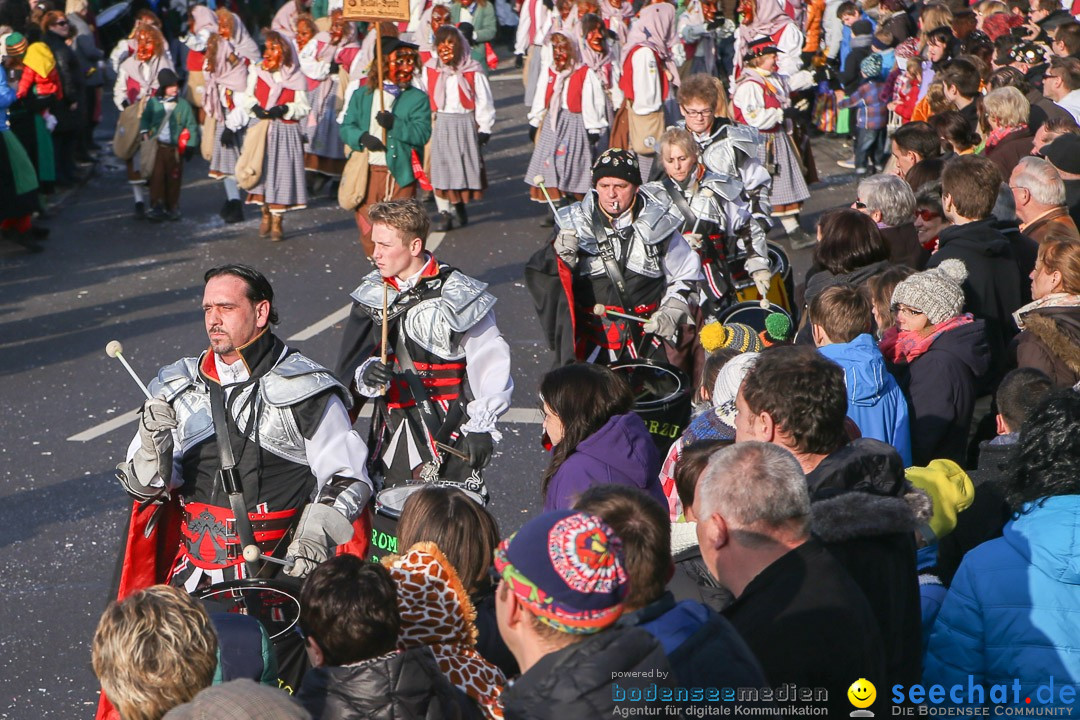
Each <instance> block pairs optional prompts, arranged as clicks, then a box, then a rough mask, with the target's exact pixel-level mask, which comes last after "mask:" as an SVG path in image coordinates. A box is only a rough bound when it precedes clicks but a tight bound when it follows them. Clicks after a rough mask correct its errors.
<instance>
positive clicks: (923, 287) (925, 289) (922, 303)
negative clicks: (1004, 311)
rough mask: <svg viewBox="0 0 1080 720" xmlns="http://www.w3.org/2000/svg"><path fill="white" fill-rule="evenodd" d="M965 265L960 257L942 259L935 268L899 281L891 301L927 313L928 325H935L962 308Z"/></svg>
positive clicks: (965, 276)
mask: <svg viewBox="0 0 1080 720" xmlns="http://www.w3.org/2000/svg"><path fill="white" fill-rule="evenodd" d="M965 278H967V268H966V267H964V263H963V262H962V261H960V260H955V259H949V260H945V261H943V262H942V263H941V264H940V265H938V266H937V267H936V268H933V269H930V270H925V271H923V272H920V273H915V274H914V275H912V276H910V277H908V278H907V279H906V280H901V281H900V284H899V285H897V286H896V289H895V290H893V294H892V304H893V306H896V305H907V306H908V307H910V308H913V309H915V310H921V311H922V312H924V313H926V319H927V320H929V321H930V324H932V325H937V324H938V323H940V322H944V321H945V320H948V319H949V318H951V317H956V316H957V315H959V314H960V313H961V312H962V311H963V309H964V289H963V288H962V287H961V284H962V283H963V282H964V279H965Z"/></svg>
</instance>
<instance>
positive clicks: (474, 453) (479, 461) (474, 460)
mask: <svg viewBox="0 0 1080 720" xmlns="http://www.w3.org/2000/svg"><path fill="white" fill-rule="evenodd" d="M465 448H466V449H467V450H468V452H469V466H470V467H471V468H473V469H474V470H479V469H480V468H482V467H485V466H486V465H487V464H488V463H489V462H491V454H492V453H493V452H495V441H493V440H492V439H491V433H486V432H481V433H468V434H466V435H465Z"/></svg>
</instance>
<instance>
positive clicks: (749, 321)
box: [717, 300, 791, 332]
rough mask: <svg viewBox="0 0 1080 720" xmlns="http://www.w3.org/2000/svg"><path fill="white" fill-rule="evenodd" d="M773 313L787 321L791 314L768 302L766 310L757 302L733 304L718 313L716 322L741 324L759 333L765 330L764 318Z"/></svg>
mask: <svg viewBox="0 0 1080 720" xmlns="http://www.w3.org/2000/svg"><path fill="white" fill-rule="evenodd" d="M773 313H783V314H784V315H787V317H788V320H791V314H790V313H789V312H788V311H787V310H785V309H784V308H782V307H780V306H779V305H777V304H776V303H773V302H770V303H769V308H768V309H767V310H766V309H764V308H762V307H761V303H760V302H759V301H757V300H750V301H747V302H740V303H735V304H734V305H732V306H731V307H729V308H727V309H725V310H724V311H723V312H722V313H720V315H719V316H717V320H719V321H720V322H721V323H742V324H743V325H749V326H750V327H752V328H754V329H755V330H757V331H758V332H761V331H762V330H764V329H765V318H767V317H768V316H769V315H771V314H773Z"/></svg>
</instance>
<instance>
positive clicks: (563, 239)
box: [555, 230, 578, 267]
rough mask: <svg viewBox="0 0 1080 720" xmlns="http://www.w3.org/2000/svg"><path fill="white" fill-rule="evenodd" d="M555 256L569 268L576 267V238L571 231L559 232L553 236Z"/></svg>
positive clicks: (574, 233) (575, 234)
mask: <svg viewBox="0 0 1080 720" xmlns="http://www.w3.org/2000/svg"><path fill="white" fill-rule="evenodd" d="M555 254H556V255H558V256H559V257H560V258H562V261H563V262H564V263H566V264H567V265H569V266H570V267H576V266H577V260H578V257H577V254H578V237H577V233H576V232H574V231H573V230H560V231H559V234H558V235H556V236H555Z"/></svg>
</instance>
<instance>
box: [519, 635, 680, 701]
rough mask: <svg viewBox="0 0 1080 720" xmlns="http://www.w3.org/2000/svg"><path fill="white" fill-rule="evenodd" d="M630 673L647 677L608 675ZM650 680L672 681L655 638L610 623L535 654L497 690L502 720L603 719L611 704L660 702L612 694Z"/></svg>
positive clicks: (664, 683)
mask: <svg viewBox="0 0 1080 720" xmlns="http://www.w3.org/2000/svg"><path fill="white" fill-rule="evenodd" d="M631 672H640V673H650V674H651V677H650V676H645V677H636V678H635V677H624V676H616V675H614V673H631ZM661 674H662V675H663V677H660V675H661ZM616 685H617V686H618V687H616ZM653 685H655V687H656V688H663V687H669V688H670V687H675V685H676V682H675V679H674V676H673V673H672V672H671V664H670V663H669V662H668V659H667V657H666V656H665V655H664V649H663V648H662V647H661V646H660V643H659V642H658V641H657V640H656V638H654V637H653V636H652V635H650V634H649V633H648V632H646V631H644V630H642V629H640V628H623V627H612V628H608V629H607V630H603V631H601V632H599V633H597V634H595V635H591V636H589V637H586V638H585V639H584V640H580V641H578V642H576V643H574V644H572V645H568V646H567V647H564V648H562V649H561V650H556V651H555V652H553V653H549V654H547V655H545V656H544V657H543V658H541V659H540V662H538V663H536V664H535V665H533V666H532V667H531V668H529V670H528V672H526V673H525V674H524V675H522V676H521V677H520V678H518V680H517V682H515V683H514V684H513V685H511V686H509V687H508V688H506V690H504V691H503V694H502V701H503V711H504V714H505V717H506V720H571V718H609V717H613V716H614V714H615V709H616V708H617V707H623V708H625V707H637V708H640V707H644V706H651V707H660V706H661V705H663V704H664V703H660V702H653V703H646V702H635V703H627V702H617V701H616V700H615V699H614V697H615V696H617V695H618V693H619V691H626V690H627V689H628V688H639V689H641V690H642V692H643V693H644V692H646V691H648V690H649V688H650V686H653ZM660 713H661V714H663V711H662V710H661V711H660Z"/></svg>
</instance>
